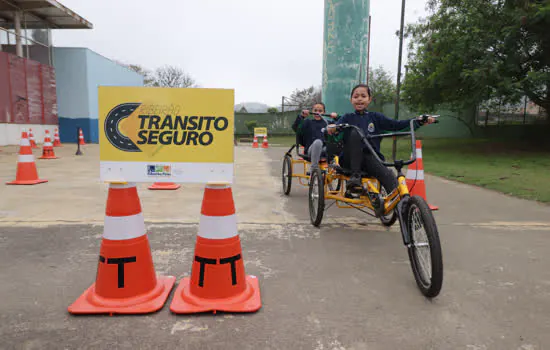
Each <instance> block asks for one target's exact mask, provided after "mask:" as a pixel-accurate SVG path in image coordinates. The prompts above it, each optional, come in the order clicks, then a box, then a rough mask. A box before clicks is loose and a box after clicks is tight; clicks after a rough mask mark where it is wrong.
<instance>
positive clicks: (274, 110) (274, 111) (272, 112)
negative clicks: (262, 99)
mask: <svg viewBox="0 0 550 350" xmlns="http://www.w3.org/2000/svg"><path fill="white" fill-rule="evenodd" d="M277 112H279V110H278V109H277V107H270V108H268V109H267V113H270V114H275V113H277Z"/></svg>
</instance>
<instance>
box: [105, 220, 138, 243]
mask: <svg viewBox="0 0 550 350" xmlns="http://www.w3.org/2000/svg"><path fill="white" fill-rule="evenodd" d="M144 235H145V220H144V219H143V213H139V214H136V215H130V216H105V224H104V226H103V238H105V239H110V240H112V241H123V240H126V239H132V238H138V237H141V236H144Z"/></svg>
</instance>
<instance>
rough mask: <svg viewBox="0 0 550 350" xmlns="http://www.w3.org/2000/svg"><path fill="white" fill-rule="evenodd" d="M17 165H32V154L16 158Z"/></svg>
mask: <svg viewBox="0 0 550 350" xmlns="http://www.w3.org/2000/svg"><path fill="white" fill-rule="evenodd" d="M17 162H19V163H34V156H33V155H32V154H20V155H19V157H18V158H17Z"/></svg>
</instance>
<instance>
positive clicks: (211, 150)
mask: <svg viewBox="0 0 550 350" xmlns="http://www.w3.org/2000/svg"><path fill="white" fill-rule="evenodd" d="M233 106H234V91H233V90H226V89H192V88H149V87H111V86H101V87H99V131H100V135H99V144H100V147H99V148H100V154H99V158H100V178H101V180H102V181H105V182H175V183H208V182H225V183H233V177H234V168H233V163H234V111H233Z"/></svg>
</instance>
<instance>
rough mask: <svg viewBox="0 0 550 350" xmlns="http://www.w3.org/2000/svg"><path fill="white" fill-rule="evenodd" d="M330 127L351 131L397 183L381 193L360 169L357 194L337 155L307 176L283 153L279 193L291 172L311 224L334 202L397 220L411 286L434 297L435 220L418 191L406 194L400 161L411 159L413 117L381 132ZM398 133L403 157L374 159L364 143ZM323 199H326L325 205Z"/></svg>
mask: <svg viewBox="0 0 550 350" xmlns="http://www.w3.org/2000/svg"><path fill="white" fill-rule="evenodd" d="M428 117H429V116H427V115H424V116H422V119H420V120H421V121H422V120H423V119H424V120H426V119H427V118H428ZM330 127H331V128H334V129H336V130H335V132H342V131H344V130H345V129H350V130H349V131H350V132H351V131H355V132H357V133H358V134H359V136H360V137H361V139H362V140H363V143H364V144H365V145H366V147H367V149H368V151H370V152H372V153H373V154H374V155H375V156H376V158H377V159H378V161H380V162H381V163H382V164H384V165H385V166H387V167H393V168H395V169H396V170H397V174H396V177H397V182H398V187H397V188H396V189H395V190H394V191H393V192H392V193H386V191H385V189H384V188H383V187H382V186H381V185H380V182H379V181H378V180H377V179H375V178H372V177H369V176H368V174H366V173H363V174H361V177H362V189H360V191H358V192H359V193H349V192H348V191H347V190H346V186H345V183H346V181H348V180H349V178H350V176H351V171H349V170H348V169H344V168H343V167H341V166H340V164H339V159H338V157H334V160H333V161H331V162H330V163H327V162H326V161H325V162H324V163H323V166H322V167H320V169H319V170H316V169H315V170H313V171H312V173H311V174H310V176H308V173H307V165H308V163H307V160H305V159H302V160H293V159H292V157H291V156H290V154H289V153H287V154H286V155H285V160H284V163H283V189H284V191H285V193H287V194H288V193H289V192H290V185H291V180H292V177H299V178H300V180H301V181H303V182H302V184H303V185H309V194H308V197H309V214H310V220H311V223H312V224H313V225H314V226H319V225H320V224H321V222H322V220H323V215H324V213H325V211H326V210H327V209H328V208H330V207H331V206H332V205H334V204H336V205H337V206H338V207H340V208H355V209H358V210H360V211H362V212H364V213H366V214H368V215H371V216H374V217H378V218H379V219H380V221H381V222H382V224H383V225H386V226H392V225H393V224H394V223H395V222H396V221H397V220H399V224H400V229H401V235H402V238H403V243H404V245H405V246H406V247H407V251H408V255H409V259H410V262H411V267H412V270H413V274H414V277H415V280H416V282H417V285H418V287H419V289H420V291H421V292H422V293H423V294H424V295H425V296H426V297H428V298H433V297H435V296H437V295H438V294H439V292H440V290H441V286H442V283H443V260H442V254H441V244H440V241H439V233H438V229H437V225H436V222H435V219H434V217H433V214H432V211H431V209H430V208H429V206H428V204H427V203H426V201H425V200H424V199H423V198H422V197H420V196H411V195H410V193H409V189H408V187H407V183H406V178H405V175H404V174H403V172H402V170H403V167H404V166H406V165H409V164H412V163H413V162H415V161H416V150H415V149H414V147H415V144H416V141H415V133H414V125H413V121H411V125H410V130H411V131H410V132H395V133H389V134H382V135H368V136H365V135H364V134H363V132H362V130H361V129H360V128H358V127H356V126H354V125H349V124H340V125H331V126H330ZM399 136H410V137H411V141H412V142H411V144H412V147H413V149H412V158H411V159H409V160H406V161H405V160H395V161H394V162H391V163H388V162H385V161H383V160H382V159H380V157H379V156H378V154H377V153H376V152H375V150H374V149H373V148H372V145H371V143H370V142H369V139H370V138H386V137H399ZM291 150H292V149H291ZM300 162H304V174H297V175H294V174H293V173H292V169H293V165H294V164H296V163H300ZM306 179H309V183H306ZM354 192H356V191H354ZM331 202H332V203H331ZM327 203H330V204H329V205H327Z"/></svg>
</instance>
